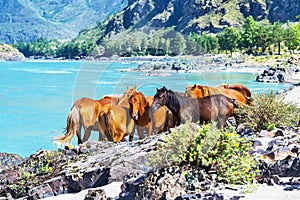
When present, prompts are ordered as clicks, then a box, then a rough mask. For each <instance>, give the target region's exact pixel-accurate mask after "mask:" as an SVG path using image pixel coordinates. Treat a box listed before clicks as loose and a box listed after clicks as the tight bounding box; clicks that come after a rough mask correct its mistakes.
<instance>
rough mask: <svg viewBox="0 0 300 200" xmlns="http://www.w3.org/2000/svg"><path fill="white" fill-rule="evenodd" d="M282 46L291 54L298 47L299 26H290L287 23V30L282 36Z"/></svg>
mask: <svg viewBox="0 0 300 200" xmlns="http://www.w3.org/2000/svg"><path fill="white" fill-rule="evenodd" d="M284 44H285V46H287V47H288V48H289V50H291V51H292V52H293V53H294V51H295V50H296V49H298V48H299V47H300V24H299V23H298V24H295V25H291V24H290V23H288V28H287V30H286V34H285V36H284Z"/></svg>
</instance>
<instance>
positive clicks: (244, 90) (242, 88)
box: [224, 84, 252, 104]
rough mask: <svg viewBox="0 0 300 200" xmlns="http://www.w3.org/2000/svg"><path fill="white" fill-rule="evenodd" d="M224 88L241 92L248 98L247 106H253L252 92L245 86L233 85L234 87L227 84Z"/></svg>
mask: <svg viewBox="0 0 300 200" xmlns="http://www.w3.org/2000/svg"><path fill="white" fill-rule="evenodd" d="M224 88H227V89H233V90H236V91H239V92H240V93H242V94H243V95H244V96H245V97H246V98H247V101H248V102H247V104H251V102H252V96H251V92H250V89H249V88H247V87H246V86H244V85H242V84H233V85H231V86H229V85H228V84H227V85H224Z"/></svg>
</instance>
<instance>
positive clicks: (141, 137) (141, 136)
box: [129, 125, 144, 140]
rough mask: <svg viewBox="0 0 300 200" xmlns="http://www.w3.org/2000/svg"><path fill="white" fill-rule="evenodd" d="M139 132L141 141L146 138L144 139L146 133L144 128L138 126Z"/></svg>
mask: <svg viewBox="0 0 300 200" xmlns="http://www.w3.org/2000/svg"><path fill="white" fill-rule="evenodd" d="M137 132H138V136H139V139H140V140H141V139H143V138H144V137H143V132H144V129H143V127H141V126H138V125H137ZM132 139H133V138H132ZM129 140H130V136H129Z"/></svg>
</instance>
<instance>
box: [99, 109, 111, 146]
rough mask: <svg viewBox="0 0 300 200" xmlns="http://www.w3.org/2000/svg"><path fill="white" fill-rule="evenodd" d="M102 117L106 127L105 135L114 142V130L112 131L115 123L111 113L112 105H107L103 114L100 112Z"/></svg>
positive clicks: (102, 111)
mask: <svg viewBox="0 0 300 200" xmlns="http://www.w3.org/2000/svg"><path fill="white" fill-rule="evenodd" d="M100 116H101V117H102V120H103V123H104V125H105V131H104V134H105V135H106V137H107V139H108V140H109V141H114V140H113V135H112V134H113V130H112V125H113V124H112V123H113V119H112V114H111V111H110V105H105V106H104V107H103V108H102V110H101V112H100Z"/></svg>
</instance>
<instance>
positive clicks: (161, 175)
mask: <svg viewBox="0 0 300 200" xmlns="http://www.w3.org/2000/svg"><path fill="white" fill-rule="evenodd" d="M239 134H240V135H242V136H243V137H248V138H249V139H250V140H251V141H252V142H253V144H254V152H252V153H253V154H257V156H258V157H260V164H259V170H260V176H259V177H258V179H257V182H258V183H257V184H256V185H254V187H255V188H258V189H261V188H263V187H266V185H268V186H270V185H271V186H276V187H274V188H273V189H276V188H278V187H279V186H280V187H281V189H282V194H278V191H277V193H276V196H274V194H269V195H270V196H269V197H272V199H274V198H275V199H278V198H281V197H282V198H283V197H285V195H290V193H289V192H290V191H292V193H293V194H294V191H297V190H299V189H300V178H299V174H300V162H299V153H300V127H295V128H293V129H275V130H274V131H265V130H262V131H260V132H259V133H253V132H251V131H249V130H247V129H243V128H240V130H239ZM161 142H162V138H161V135H156V136H153V137H151V138H146V139H143V140H138V141H134V142H132V143H129V142H124V143H117V144H116V143H112V142H96V141H89V142H87V143H84V144H82V145H79V146H75V147H73V148H71V149H69V148H67V147H66V148H65V149H61V150H58V151H44V150H40V151H38V152H36V153H35V154H32V155H31V156H30V157H29V158H24V159H23V158H20V157H19V156H16V155H11V154H10V155H8V154H6V155H4V154H2V155H1V158H2V165H1V168H0V182H1V184H0V185H1V186H0V197H1V198H0V199H3V198H4V199H6V198H7V199H16V198H18V199H20V198H21V199H40V198H47V197H48V198H49V199H61V198H63V199H68V198H69V199H72V198H73V199H74V198H76V199H99V198H100V199H101V198H103V199H108V198H113V199H159V198H164V199H195V198H196V199H207V198H214V199H230V198H235V199H239V198H246V199H247V196H249V198H250V196H251V194H248V193H247V190H249V187H251V186H249V185H244V186H233V185H225V184H221V183H217V182H215V181H214V178H215V174H214V171H207V170H204V169H201V168H194V167H188V166H169V167H162V168H161V167H160V168H156V169H155V168H153V167H151V166H149V165H148V164H147V158H148V156H149V154H150V153H151V152H152V151H155V150H157V148H156V147H157V145H158V143H161ZM3 161H4V162H3ZM183 171H184V173H183ZM269 190H270V188H269ZM254 191H255V189H254ZM259 191H260V190H259ZM260 192H261V191H260ZM260 194H261V193H260ZM61 195H62V196H61ZM113 195H115V196H113ZM253 195H254V194H252V196H253ZM89 196H90V197H89ZM91 196H94V197H97V198H91ZM298 196H299V195H298ZM254 197H255V196H254ZM270 199H271V198H270Z"/></svg>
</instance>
